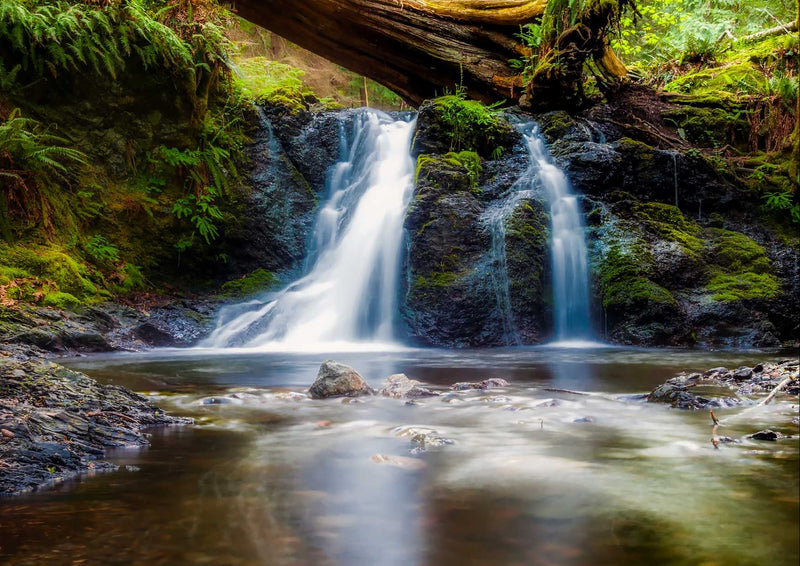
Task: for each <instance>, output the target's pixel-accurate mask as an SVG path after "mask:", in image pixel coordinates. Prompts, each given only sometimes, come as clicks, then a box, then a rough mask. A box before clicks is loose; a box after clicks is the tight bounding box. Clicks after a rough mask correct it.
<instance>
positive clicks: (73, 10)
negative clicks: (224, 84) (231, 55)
mask: <svg viewBox="0 0 800 566" xmlns="http://www.w3.org/2000/svg"><path fill="white" fill-rule="evenodd" d="M224 14H225V13H224V12H223V11H222V10H221V9H219V8H218V7H217V5H216V4H213V3H211V2H207V1H204V0H177V1H175V2H172V3H169V4H166V5H164V6H163V7H162V8H161V9H159V10H156V11H152V10H148V9H147V8H146V6H145V4H144V2H142V1H141V0H120V1H118V2H99V3H91V4H84V3H75V2H67V1H64V0H55V1H49V0H42V1H34V0H4V1H3V2H2V3H0V83H2V84H3V86H4V88H5V90H9V87H11V85H12V84H13V83H14V82H15V80H16V79H17V78H18V76H19V74H20V73H29V74H32V75H43V74H45V73H47V74H50V75H52V76H54V77H55V76H58V75H59V73H63V72H81V71H86V70H90V71H93V72H95V73H106V74H108V75H110V76H111V77H116V76H117V75H118V74H119V73H120V72H122V71H124V70H125V68H126V66H127V65H128V63H129V61H130V59H131V58H133V57H136V58H137V59H138V60H139V62H140V63H141V64H142V65H143V67H144V68H145V69H146V70H154V69H163V70H166V71H168V72H170V73H172V75H173V76H174V78H175V85H176V87H177V88H178V89H181V90H183V91H186V94H189V95H191V96H192V98H193V102H194V104H195V105H196V106H197V116H202V114H203V113H204V112H205V109H206V104H207V99H208V93H209V90H210V89H211V88H213V87H214V86H216V84H217V81H218V79H219V76H220V74H224V73H226V72H227V69H228V48H229V42H228V40H227V38H226V37H225V33H224V27H223V23H224V18H225V17H226V16H225V15H224Z"/></svg>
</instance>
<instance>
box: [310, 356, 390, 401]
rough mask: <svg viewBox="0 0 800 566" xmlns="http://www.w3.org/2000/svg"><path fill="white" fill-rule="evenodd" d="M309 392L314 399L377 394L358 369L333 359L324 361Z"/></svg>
mask: <svg viewBox="0 0 800 566" xmlns="http://www.w3.org/2000/svg"><path fill="white" fill-rule="evenodd" d="M308 393H309V395H311V398H312V399H327V398H329V397H358V396H359V395H374V394H375V392H374V391H373V390H372V388H371V387H370V386H369V385H367V382H366V381H365V380H364V378H363V377H361V375H359V373H358V372H357V371H356V370H354V369H353V368H351V367H350V366H348V365H345V364H340V363H339V362H334V361H333V360H326V361H325V362H323V364H322V365H321V366H320V368H319V373H318V374H317V379H316V380H315V381H314V383H313V384H312V385H311V387H310V388H309V390H308Z"/></svg>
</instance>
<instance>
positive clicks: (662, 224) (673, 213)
mask: <svg viewBox="0 0 800 566" xmlns="http://www.w3.org/2000/svg"><path fill="white" fill-rule="evenodd" d="M634 211H635V214H637V215H638V216H639V217H640V218H641V219H642V220H643V221H644V223H645V225H646V226H647V228H648V229H649V230H651V231H652V232H654V233H656V234H658V235H659V236H661V237H662V238H664V239H666V240H669V241H671V242H677V243H678V244H680V246H681V248H682V249H683V250H684V251H685V252H686V254H687V255H689V256H690V257H692V258H694V259H699V258H700V256H701V255H702V253H703V250H704V247H705V246H704V244H703V240H702V239H701V236H702V234H703V230H702V228H700V226H699V225H698V224H697V223H696V222H694V221H692V220H688V219H687V218H686V217H685V216H684V215H683V213H682V212H681V211H680V209H679V208H678V207H676V206H672V205H671V204H664V203H660V202H648V203H643V204H638V205H636V206H635V207H634Z"/></svg>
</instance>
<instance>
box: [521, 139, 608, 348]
mask: <svg viewBox="0 0 800 566" xmlns="http://www.w3.org/2000/svg"><path fill="white" fill-rule="evenodd" d="M523 132H524V136H525V143H526V144H527V148H528V155H529V158H530V169H529V172H527V173H526V174H527V175H531V174H535V175H536V176H537V178H538V182H539V184H540V185H541V186H542V188H543V189H544V190H545V194H546V196H547V200H548V204H549V206H550V218H551V220H550V223H551V225H550V232H551V233H550V237H551V244H550V246H551V261H552V264H553V310H554V311H555V320H554V326H555V332H554V337H555V340H556V341H557V342H565V343H568V344H570V345H572V346H575V345H580V344H581V342H590V341H591V337H592V332H591V322H590V314H589V265H588V255H587V252H586V239H585V234H584V226H583V221H582V218H581V212H580V205H579V202H578V199H577V197H576V195H575V194H574V193H573V192H572V187H571V186H570V184H569V180H568V179H567V176H566V175H565V174H564V172H563V171H562V170H561V169H559V168H558V167H556V166H555V165H554V164H553V163H552V162H551V160H550V157H549V156H548V154H547V149H546V146H545V141H544V139H543V138H542V136H541V135H540V134H539V128H538V126H536V125H535V124H531V125H529V126H528V127H526V128H524V129H523Z"/></svg>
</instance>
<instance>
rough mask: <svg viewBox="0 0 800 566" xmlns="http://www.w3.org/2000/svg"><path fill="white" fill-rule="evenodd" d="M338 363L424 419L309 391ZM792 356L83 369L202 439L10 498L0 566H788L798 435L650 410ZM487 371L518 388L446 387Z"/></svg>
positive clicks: (191, 359) (166, 437) (446, 356)
mask: <svg viewBox="0 0 800 566" xmlns="http://www.w3.org/2000/svg"><path fill="white" fill-rule="evenodd" d="M326 357H334V358H335V359H336V360H337V361H341V362H344V363H348V364H350V365H352V366H354V367H355V368H356V369H358V370H359V371H360V372H361V373H362V375H364V376H365V377H366V378H367V379H368V380H369V382H370V384H371V385H372V386H373V387H376V388H377V387H379V386H380V383H381V381H382V380H383V378H384V377H386V376H388V375H390V374H393V373H399V372H403V373H406V374H407V375H408V376H409V377H411V378H413V379H418V380H420V381H423V382H426V383H428V384H431V385H432V386H436V387H437V388H439V390H440V391H441V392H443V393H444V394H443V395H442V396H441V397H438V398H429V399H421V400H419V401H417V403H416V404H407V403H406V402H405V401H404V400H396V399H390V398H382V397H375V398H365V399H362V400H363V402H343V401H342V400H341V399H332V400H325V401H313V400H310V399H307V398H305V397H304V396H302V395H298V393H300V392H302V391H304V390H305V389H306V388H307V387H308V385H310V383H311V382H312V381H313V380H314V377H315V376H316V372H317V369H318V367H319V364H320V362H321V361H322V360H324V359H325V358H326ZM779 357H780V356H779V355H778V354H774V353H773V354H766V353H758V352H745V353H708V352H687V351H669V350H666V351H665V350H658V351H655V350H630V349H612V348H605V349H604V348H600V349H589V350H571V349H554V348H525V349H518V348H514V349H500V350H470V351H436V350H399V351H392V352H367V353H339V354H336V355H335V356H326V355H324V354H312V353H306V354H293V355H289V354H278V353H259V354H249V355H244V354H227V355H221V354H218V353H208V354H205V353H198V352H197V351H161V352H156V353H150V354H135V355H133V354H131V355H125V354H122V355H120V354H117V355H112V356H105V357H91V358H80V359H73V360H68V361H66V365H68V366H70V367H72V368H74V369H79V370H81V371H84V372H85V373H87V374H88V375H90V376H92V377H94V378H96V379H98V380H100V381H101V382H104V383H113V384H118V385H124V386H127V387H131V388H133V389H135V390H137V391H142V392H146V393H147V394H148V395H151V396H152V397H153V399H154V401H155V402H156V403H157V404H159V405H160V406H162V407H164V408H165V409H167V410H168V411H171V412H173V413H175V414H181V415H188V416H192V417H194V418H195V419H196V421H197V426H194V427H184V428H172V429H165V430H155V431H153V432H152V434H153V436H152V446H151V447H150V448H147V449H137V450H115V451H113V452H112V453H111V454H110V459H111V460H112V461H113V462H115V463H117V464H119V465H120V466H121V469H120V471H119V472H114V473H108V474H97V475H95V476H93V477H84V478H81V479H79V480H75V481H72V482H68V483H65V484H60V485H56V486H54V487H53V488H52V489H48V490H43V491H40V492H37V493H32V494H29V495H24V496H22V497H16V498H12V499H7V500H3V501H0V561H3V560H5V561H7V562H8V563H12V564H17V565H27V564H37V565H38V564H151V565H152V564H214V565H216V564H231V565H240V564H241V565H250V564H253V565H255V564H267V565H272V564H276V565H277V564H301V565H304V564H308V565H312V564H313V565H328V564H330V565H348V566H349V565H370V566H381V565H395V564H396V565H401V564H402V565H414V564H419V565H437V566H440V565H442V566H448V565H456V566H467V565H493V564H499V565H509V566H510V565H531V564H534V565H586V566H588V565H593V566H602V565H628V564H670V565H672V564H675V565H678V564H681V565H682V564H687V565H688V564H692V565H697V564H704V565H706V566H710V565H712V564H719V565H732V564H759V565H782V564H786V565H790V564H791V565H794V564H797V563H798V560H799V559H800V551H799V550H798V544H799V538H798V527H799V526H800V524H799V520H798V506H799V500H798V440H797V438H796V437H795V438H794V439H789V440H782V441H778V442H758V441H752V440H743V441H742V442H740V443H736V444H722V445H721V446H720V448H719V449H715V448H714V447H713V446H712V444H711V443H710V437H711V427H710V424H711V423H710V420H709V416H708V414H707V413H706V412H684V411H678V410H674V409H670V408H668V407H667V406H664V405H655V404H647V403H644V402H642V401H641V400H640V399H638V398H637V397H636V396H635V394H641V393H646V392H648V391H650V390H651V389H652V388H653V387H655V386H656V385H657V384H659V383H661V382H663V381H664V380H666V379H667V378H669V377H671V376H673V375H675V374H676V373H677V372H679V371H681V370H704V369H708V368H710V367H714V366H720V365H724V366H727V367H737V366H739V365H742V364H747V365H753V364H755V363H756V362H758V361H762V360H768V359H769V360H775V359H777V358H779ZM490 377H500V378H504V379H506V380H507V381H508V382H509V383H510V385H509V387H505V388H500V389H492V390H488V391H484V392H475V391H468V392H455V393H454V392H450V390H449V386H450V385H451V384H452V383H454V382H457V381H476V380H481V379H486V378H490ZM797 410H798V409H797V404H796V403H794V404H793V403H791V402H787V401H782V402H779V403H775V404H772V405H769V406H767V407H763V408H735V409H726V410H719V411H717V413H718V416H719V417H721V418H722V419H723V422H724V423H725V425H726V426H724V427H723V428H722V429H720V431H719V432H718V434H720V435H725V436H730V437H733V438H741V437H743V436H744V435H746V434H749V433H752V432H755V431H757V430H759V429H761V428H764V427H767V426H769V427H771V428H773V429H774V430H779V431H781V432H783V433H785V434H794V435H796V434H797V427H796V426H793V425H792V424H791V421H792V418H793V417H795V416H797ZM776 425H777V426H776ZM432 431H435V433H433V432H432ZM418 435H422V436H425V438H426V439H427V441H428V447H427V448H428V449H427V450H422V448H423V447H420V445H419V444H418V443H417V442H414V441H412V438H414V437H415V436H416V437H417V439H419V438H421V437H420V436H418ZM426 435H427V436H426ZM435 444H442V445H440V446H434V445H435ZM126 466H130V467H131V468H130V469H126ZM135 468H138V470H136V469H135Z"/></svg>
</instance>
